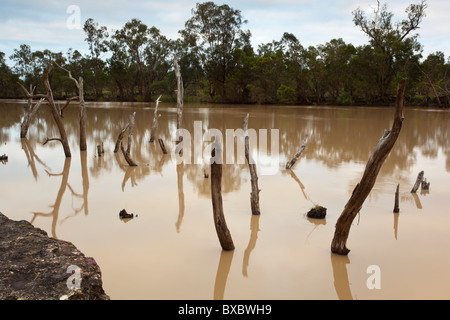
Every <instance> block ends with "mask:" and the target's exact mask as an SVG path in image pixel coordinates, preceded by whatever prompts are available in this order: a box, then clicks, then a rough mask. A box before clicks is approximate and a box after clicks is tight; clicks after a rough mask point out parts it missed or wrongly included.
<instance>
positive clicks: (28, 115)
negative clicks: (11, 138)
mask: <svg viewBox="0 0 450 320" xmlns="http://www.w3.org/2000/svg"><path fill="white" fill-rule="evenodd" d="M24 89H25V88H24ZM35 89H36V87H34V88H33V86H32V85H30V91H28V94H27V96H33V94H34V90H35ZM44 100H45V99H44V98H41V99H40V100H39V101H38V102H36V103H35V104H34V106H33V98H28V102H27V106H26V107H25V116H24V118H23V121H22V124H21V126H20V138H26V137H27V133H28V128H29V127H30V123H31V120H32V119H33V117H34V115H35V114H36V112H37V110H38V109H39V107H40V106H41V104H42V102H44Z"/></svg>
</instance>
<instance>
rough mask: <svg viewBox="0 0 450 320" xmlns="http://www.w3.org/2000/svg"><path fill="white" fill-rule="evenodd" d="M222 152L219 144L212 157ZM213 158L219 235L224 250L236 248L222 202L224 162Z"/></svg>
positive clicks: (212, 195)
mask: <svg viewBox="0 0 450 320" xmlns="http://www.w3.org/2000/svg"><path fill="white" fill-rule="evenodd" d="M216 152H217V153H220V152H222V151H221V150H220V147H219V146H218V144H216V147H215V148H213V150H212V151H211V158H212V159H214V158H215V153H216ZM212 159H211V198H212V205H213V217H214V225H215V227H216V232H217V236H218V237H219V242H220V245H221V246H222V249H223V250H234V244H233V239H232V238H231V234H230V231H229V230H228V227H227V223H226V221H225V216H224V214H223V203H222V164H221V163H216V162H215V161H213V160H212Z"/></svg>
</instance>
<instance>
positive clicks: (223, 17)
mask: <svg viewBox="0 0 450 320" xmlns="http://www.w3.org/2000/svg"><path fill="white" fill-rule="evenodd" d="M245 23H247V20H244V19H243V17H242V14H241V11H240V10H235V9H233V8H231V7H230V6H228V5H227V4H223V5H220V6H219V5H216V4H215V3H214V2H204V3H197V5H196V8H195V9H193V10H192V17H191V18H190V19H189V20H188V21H186V23H185V28H184V29H183V30H180V31H179V32H180V34H181V36H182V37H183V39H184V40H185V41H186V43H188V44H189V45H190V46H191V47H198V48H199V51H200V52H201V62H202V67H203V69H204V70H205V73H206V78H207V80H208V82H209V94H210V96H211V97H212V98H213V97H214V96H215V95H217V94H219V95H221V98H222V100H226V90H225V89H226V81H227V76H228V75H229V74H230V72H231V71H232V70H233V67H234V65H233V53H234V51H235V50H236V49H241V48H243V47H244V46H246V45H250V36H251V34H250V31H249V30H243V29H242V26H243V25H244V24H245Z"/></svg>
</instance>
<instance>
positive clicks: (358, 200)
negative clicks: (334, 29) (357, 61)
mask: <svg viewBox="0 0 450 320" xmlns="http://www.w3.org/2000/svg"><path fill="white" fill-rule="evenodd" d="M405 89H406V79H403V80H401V81H400V83H399V85H398V89H397V100H396V108H395V114H394V123H393V124H392V129H391V130H390V131H387V130H385V132H384V133H383V136H382V137H381V139H380V140H379V141H378V143H377V145H376V147H375V150H374V151H373V153H372V155H371V156H370V158H369V160H368V162H367V165H366V168H365V170H364V174H363V176H362V178H361V181H360V183H358V184H357V185H356V187H355V189H354V190H353V193H352V195H351V197H350V199H349V200H348V202H347V204H346V205H345V207H344V210H343V211H342V213H341V215H340V217H339V219H338V220H337V222H336V227H335V233H334V237H333V240H332V243H331V251H332V252H333V253H337V254H341V255H347V254H348V253H349V252H350V250H349V249H347V247H346V243H347V238H348V235H349V232H350V228H351V226H352V222H353V220H354V218H355V217H356V215H357V214H358V212H359V211H360V210H361V208H362V205H363V203H364V201H365V200H366V198H367V196H368V195H369V193H370V191H371V190H372V188H373V186H374V184H375V181H376V179H377V176H378V173H379V171H380V169H381V167H382V165H383V163H384V160H386V158H387V156H388V155H389V153H390V151H391V150H392V148H393V147H394V144H395V142H396V141H397V138H398V136H399V134H400V130H401V128H402V124H403V119H404V118H403V102H404V95H405Z"/></svg>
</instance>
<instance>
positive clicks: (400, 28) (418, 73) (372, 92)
mask: <svg viewBox="0 0 450 320" xmlns="http://www.w3.org/2000/svg"><path fill="white" fill-rule="evenodd" d="M427 6H428V5H427V3H426V1H425V0H421V2H420V3H418V4H411V5H410V6H408V7H407V8H406V9H405V14H406V15H405V17H404V18H403V19H400V20H397V21H396V20H394V18H395V17H394V14H393V13H392V12H390V11H389V8H388V6H387V5H386V4H381V3H380V2H379V1H378V2H377V6H376V7H375V8H374V9H373V11H372V12H365V11H363V10H362V9H360V8H357V9H355V10H354V11H353V12H352V15H353V22H354V24H355V27H357V28H359V29H360V30H361V31H362V32H363V33H364V34H366V36H367V38H368V43H367V44H365V45H361V46H354V45H352V44H351V43H346V42H345V41H344V40H343V39H341V38H339V39H330V41H328V42H326V43H325V44H318V45H316V46H308V47H304V46H303V45H302V44H301V41H300V40H301V39H300V40H299V39H298V38H297V37H296V36H295V35H294V34H292V33H289V32H285V33H284V34H283V36H282V38H281V39H279V40H278V39H276V40H273V41H272V42H269V43H262V44H260V45H259V46H258V48H253V47H252V45H251V32H250V30H247V29H245V27H244V26H245V24H246V23H247V21H246V20H245V19H244V17H243V15H242V12H241V11H240V10H237V9H234V8H231V7H230V6H229V5H226V4H223V5H217V4H215V3H214V2H204V3H197V5H196V7H195V8H193V9H192V12H191V13H192V16H191V18H189V19H188V20H187V21H186V22H185V27H184V29H182V30H179V36H180V37H179V38H178V39H175V40H173V39H169V38H167V37H166V36H165V35H163V34H162V33H161V31H160V30H159V29H158V28H157V27H156V26H148V25H146V24H145V22H143V21H141V20H139V19H131V20H130V21H128V22H127V23H126V24H125V25H124V26H123V27H122V28H120V29H118V30H116V31H112V30H108V29H107V28H106V27H104V26H101V25H100V24H99V23H98V22H96V21H94V20H93V19H91V18H90V19H87V20H86V22H85V24H84V27H83V30H84V32H85V35H86V38H85V41H86V43H87V47H88V51H87V52H88V53H87V54H85V55H83V54H81V53H80V52H79V51H78V50H76V49H75V50H74V49H69V50H68V52H67V53H62V52H58V53H55V52H51V51H49V50H44V51H33V50H32V49H31V47H30V46H29V45H27V44H22V45H21V46H20V47H19V48H17V49H14V53H13V54H12V55H11V56H10V59H11V61H12V62H13V63H14V66H13V67H11V68H10V67H8V66H7V65H6V63H5V57H4V53H1V52H0V84H1V90H0V97H1V98H14V97H21V92H20V91H19V90H17V88H16V85H15V82H16V81H21V82H22V83H23V84H24V85H25V86H26V87H27V86H29V85H34V86H36V85H37V86H38V88H37V90H40V89H42V88H40V87H39V86H41V84H40V82H41V81H40V79H41V78H42V73H43V70H44V66H45V65H46V62H47V61H48V59H52V60H55V61H57V63H58V64H59V65H61V66H63V67H64V68H66V69H68V70H71V71H72V73H73V74H74V76H77V77H78V76H82V77H83V79H84V80H85V97H86V99H87V100H118V101H153V100H155V99H156V98H157V97H158V96H159V95H163V99H165V100H172V101H175V99H176V94H175V89H176V79H175V74H174V67H173V57H174V55H176V56H177V58H178V63H179V65H180V69H181V73H182V74H183V80H184V81H183V85H184V89H185V91H184V92H185V99H186V100H188V101H208V102H220V103H261V104H263V103H278V104H342V105H353V104H358V105H361V104H362V105H372V104H390V103H392V102H393V101H394V100H395V91H396V85H397V83H398V80H399V79H402V78H404V77H407V78H408V89H407V92H406V97H405V98H406V100H407V102H409V103H414V104H418V105H439V106H441V107H444V106H447V107H448V106H449V104H450V101H449V100H450V92H449V87H450V85H449V84H450V83H449V82H450V70H449V67H450V64H449V62H450V57H447V59H446V57H445V55H444V53H443V52H439V51H438V52H434V53H432V54H430V55H429V56H428V57H423V56H422V52H423V48H422V46H421V44H420V42H419V37H418V34H417V33H415V32H417V30H418V29H419V28H420V24H421V22H422V21H423V19H424V18H425V16H426V14H425V13H426V9H427ZM51 83H52V87H53V89H54V94H55V96H56V97H58V98H66V97H67V96H71V95H73V93H74V91H75V88H74V86H73V84H72V83H71V81H69V79H68V78H67V75H66V74H65V73H64V72H61V71H60V70H57V69H53V70H52V72H51Z"/></svg>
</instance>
